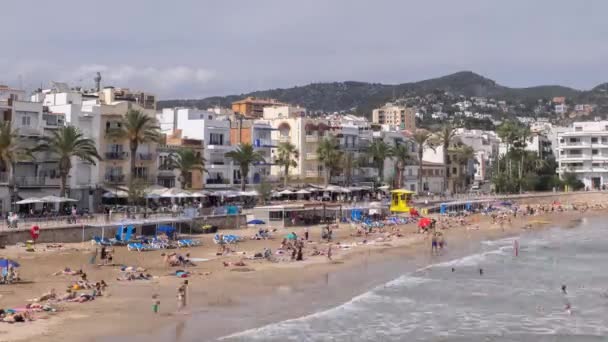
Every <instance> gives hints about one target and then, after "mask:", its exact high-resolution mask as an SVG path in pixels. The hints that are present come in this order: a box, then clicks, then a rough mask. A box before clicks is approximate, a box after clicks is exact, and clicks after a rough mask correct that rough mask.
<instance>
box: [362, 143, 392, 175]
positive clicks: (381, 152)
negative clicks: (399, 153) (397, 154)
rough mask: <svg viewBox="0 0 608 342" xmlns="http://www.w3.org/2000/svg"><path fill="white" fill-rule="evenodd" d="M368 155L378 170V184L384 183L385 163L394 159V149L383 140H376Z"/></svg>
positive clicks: (370, 146) (371, 145)
mask: <svg viewBox="0 0 608 342" xmlns="http://www.w3.org/2000/svg"><path fill="white" fill-rule="evenodd" d="M367 155H368V156H369V157H370V158H372V161H373V163H374V165H375V166H376V170H378V183H382V181H383V179H384V161H385V160H386V159H392V158H393V149H392V147H391V146H390V145H389V144H387V143H385V142H384V140H382V139H374V141H373V142H372V143H371V144H370V145H369V148H368V150H367Z"/></svg>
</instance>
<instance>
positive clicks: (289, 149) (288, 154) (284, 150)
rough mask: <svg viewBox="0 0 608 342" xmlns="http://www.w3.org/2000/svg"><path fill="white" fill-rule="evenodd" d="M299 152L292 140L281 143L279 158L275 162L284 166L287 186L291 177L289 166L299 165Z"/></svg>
mask: <svg viewBox="0 0 608 342" xmlns="http://www.w3.org/2000/svg"><path fill="white" fill-rule="evenodd" d="M298 156H299V153H298V150H297V149H296V147H295V146H294V145H293V144H292V143H290V142H283V143H280V144H279V146H278V149H277V158H276V160H275V164H277V165H279V166H282V167H283V182H284V186H285V187H287V180H288V179H289V168H291V167H297V166H298V161H297V160H296V159H298Z"/></svg>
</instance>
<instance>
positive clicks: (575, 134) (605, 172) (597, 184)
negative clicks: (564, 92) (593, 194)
mask: <svg viewBox="0 0 608 342" xmlns="http://www.w3.org/2000/svg"><path fill="white" fill-rule="evenodd" d="M557 151H558V155H557V162H558V169H557V173H558V174H559V176H560V177H563V176H564V175H565V174H566V173H573V174H575V175H576V177H577V178H578V179H579V180H581V181H582V182H583V183H584V184H585V187H586V188H588V189H600V188H602V187H605V186H606V185H608V121H593V122H575V123H573V124H572V126H571V127H569V129H568V130H567V131H562V132H559V133H558V148H557Z"/></svg>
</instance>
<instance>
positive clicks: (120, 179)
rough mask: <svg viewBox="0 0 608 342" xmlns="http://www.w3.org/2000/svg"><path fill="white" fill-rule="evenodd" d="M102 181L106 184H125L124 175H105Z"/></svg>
mask: <svg viewBox="0 0 608 342" xmlns="http://www.w3.org/2000/svg"><path fill="white" fill-rule="evenodd" d="M104 180H105V181H106V182H107V183H113V184H115V183H124V182H125V175H106V176H105V177H104Z"/></svg>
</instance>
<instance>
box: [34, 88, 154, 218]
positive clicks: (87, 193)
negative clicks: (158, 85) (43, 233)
mask: <svg viewBox="0 0 608 342" xmlns="http://www.w3.org/2000/svg"><path fill="white" fill-rule="evenodd" d="M32 101H34V102H39V103H41V105H43V106H45V107H46V108H48V112H49V114H52V115H60V116H63V117H64V118H65V122H66V123H68V124H70V125H73V126H75V127H77V128H78V129H79V130H80V131H81V132H82V134H83V135H84V136H85V137H87V138H91V139H92V140H93V141H95V146H96V148H97V151H98V152H99V154H100V155H101V156H102V158H103V159H102V160H100V161H98V162H97V163H96V165H92V164H90V163H87V162H84V161H82V160H79V159H77V158H74V160H72V171H71V174H70V175H69V178H68V188H69V192H68V195H69V196H70V197H71V198H74V199H77V200H78V201H79V203H78V206H79V208H89V209H90V210H91V211H93V210H96V209H97V208H98V207H99V205H100V204H101V198H102V194H103V193H104V192H106V191H107V190H112V189H116V188H117V187H126V186H127V185H128V182H129V180H130V179H138V180H139V181H141V182H142V183H144V184H150V185H151V184H155V183H156V182H157V178H156V169H157V168H156V160H157V158H156V145H157V144H156V143H147V144H140V146H139V147H138V148H137V151H136V152H135V156H131V155H130V154H131V152H130V151H129V144H128V140H127V139H117V138H115V137H111V136H110V135H109V132H110V131H111V130H112V129H114V128H118V127H120V125H121V120H122V118H123V117H124V116H125V115H126V113H127V112H128V111H129V110H139V111H141V112H142V113H144V114H146V115H148V116H151V117H155V108H156V97H155V96H154V95H151V94H147V93H143V92H132V91H130V90H128V89H122V88H114V87H105V88H103V89H101V88H100V87H99V86H98V87H97V89H93V90H88V91H87V90H82V89H76V88H70V87H68V85H67V84H65V83H57V82H53V83H52V86H51V87H50V88H49V89H45V90H41V91H39V92H37V93H35V94H33V95H32ZM48 120H51V117H50V116H49V117H48ZM48 122H52V121H48ZM56 122H61V119H58V120H56ZM132 157H134V158H135V170H134V172H133V171H132V170H130V159H131V158H132Z"/></svg>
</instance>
